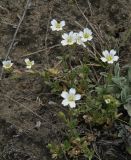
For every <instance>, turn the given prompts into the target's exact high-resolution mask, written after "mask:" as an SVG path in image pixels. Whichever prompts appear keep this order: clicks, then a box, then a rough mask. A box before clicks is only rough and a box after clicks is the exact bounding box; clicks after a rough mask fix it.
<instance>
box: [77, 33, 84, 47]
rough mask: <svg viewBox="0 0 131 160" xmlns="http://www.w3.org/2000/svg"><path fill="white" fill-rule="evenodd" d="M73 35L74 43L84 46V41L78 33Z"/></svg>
mask: <svg viewBox="0 0 131 160" xmlns="http://www.w3.org/2000/svg"><path fill="white" fill-rule="evenodd" d="M74 36H75V42H76V44H78V45H82V46H83V47H86V45H85V43H84V41H83V40H82V38H81V36H80V34H79V33H74Z"/></svg>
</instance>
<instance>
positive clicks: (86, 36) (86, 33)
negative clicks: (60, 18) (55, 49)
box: [79, 28, 93, 42]
mask: <svg viewBox="0 0 131 160" xmlns="http://www.w3.org/2000/svg"><path fill="white" fill-rule="evenodd" d="M79 36H80V37H81V40H82V41H83V42H87V41H91V40H92V38H93V36H92V31H91V30H90V29H89V28H85V29H84V30H83V31H80V32H79Z"/></svg>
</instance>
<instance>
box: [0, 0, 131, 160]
mask: <svg viewBox="0 0 131 160" xmlns="http://www.w3.org/2000/svg"><path fill="white" fill-rule="evenodd" d="M25 4H26V0H12V1H11V0H1V1H0V70H1V68H2V60H4V58H5V55H6V53H7V49H8V48H9V45H10V43H11V41H12V37H13V35H14V32H15V30H16V27H17V25H18V22H19V20H20V18H21V16H22V14H23V11H24V7H25ZM78 5H79V7H80V8H81V10H82V11H83V12H84V14H85V15H86V16H87V17H88V19H89V21H90V23H91V24H93V26H94V27H95V28H96V29H97V30H98V32H99V33H100V34H101V37H102V42H101V43H102V45H103V44H104V46H105V45H106V43H107V42H108V43H107V44H108V45H107V47H108V48H111V47H114V48H116V49H117V50H118V51H119V56H120V60H121V61H120V63H121V64H127V63H130V62H131V45H130V44H131V0H115V1H114V0H106V1H105V0H90V1H88V0H78ZM53 18H55V19H58V20H65V21H66V24H67V25H66V27H65V30H66V31H70V30H75V31H78V30H80V29H81V27H80V26H79V25H78V24H81V25H82V26H88V27H90V25H89V24H88V23H87V21H86V20H85V18H84V17H83V16H82V14H81V12H80V11H79V9H78V8H77V5H76V3H75V2H74V1H73V0H54V1H53V0H31V2H30V5H29V7H28V10H27V13H26V15H25V17H24V20H23V22H22V24H21V26H20V29H19V31H18V34H17V37H16V39H15V43H14V45H13V48H12V51H11V54H10V56H9V57H10V58H11V60H12V61H13V63H14V68H15V69H17V68H19V72H21V73H22V74H23V70H24V68H25V64H24V61H23V60H24V58H25V57H26V55H27V54H30V53H33V52H36V51H39V50H41V49H44V50H43V51H41V52H38V53H36V54H32V55H30V56H28V57H29V58H31V59H33V60H34V61H35V63H36V64H35V69H38V70H43V68H48V67H49V68H51V67H53V66H55V65H56V64H57V63H58V57H59V56H61V55H62V54H63V53H64V52H66V49H65V48H64V47H62V46H56V47H54V49H50V50H48V49H49V48H50V47H52V46H54V45H57V44H60V34H59V33H56V32H52V31H51V30H50V28H49V25H50V21H51V20H52V19H53ZM76 21H77V22H76ZM96 44H98V46H99V47H98V50H101V49H103V48H102V46H101V47H100V45H99V40H98V39H97V38H96ZM47 50H48V52H47ZM76 52H78V51H76ZM76 55H79V52H78V53H76ZM23 56H25V57H23ZM59 99H60V98H59V95H53V94H51V88H50V87H49V85H48V84H46V83H45V82H44V79H43V78H40V77H37V76H35V75H30V74H26V73H24V74H23V76H22V77H16V78H12V77H11V75H8V74H5V73H4V74H3V78H2V80H1V81H0V126H1V127H0V160H49V159H51V157H50V154H49V151H48V150H47V147H46V146H47V144H48V143H49V142H51V141H57V143H58V142H59V140H61V139H62V138H63V137H64V134H65V133H64V125H63V124H62V123H61V122H60V120H59V118H58V117H57V113H58V112H59V111H64V110H65V109H64V108H63V107H62V106H60V103H58V102H59ZM30 110H31V111H30ZM40 123H41V125H40V126H39V124H40ZM36 124H37V125H36ZM56 137H59V140H58V139H56ZM107 141H108V138H107V139H106V142H107ZM102 142H103V141H100V142H99V146H100V148H103V150H104V149H105V150H107V154H105V157H103V158H102V159H104V160H105V159H106V160H110V159H113V160H116V159H117V160H130V159H131V157H130V156H129V155H128V154H127V153H125V151H123V150H124V149H123V148H122V147H121V145H123V142H120V143H117V144H118V146H116V144H115V145H114V146H113V145H112V144H111V143H109V141H108V142H107V143H106V142H105V143H106V147H105V144H104V143H102ZM102 144H103V146H101V145H102ZM107 144H108V145H107ZM111 152H113V153H114V155H110V153H111ZM105 153H106V151H105Z"/></svg>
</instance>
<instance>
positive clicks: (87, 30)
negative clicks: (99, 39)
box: [84, 28, 92, 35]
mask: <svg viewBox="0 0 131 160" xmlns="http://www.w3.org/2000/svg"><path fill="white" fill-rule="evenodd" d="M84 33H88V34H90V35H92V31H91V30H90V29H89V28H85V29H84Z"/></svg>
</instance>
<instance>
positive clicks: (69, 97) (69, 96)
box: [61, 88, 81, 108]
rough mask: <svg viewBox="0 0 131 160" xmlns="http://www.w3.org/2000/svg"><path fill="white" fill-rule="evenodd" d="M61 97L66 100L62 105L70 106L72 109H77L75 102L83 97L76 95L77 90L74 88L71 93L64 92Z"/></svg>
mask: <svg viewBox="0 0 131 160" xmlns="http://www.w3.org/2000/svg"><path fill="white" fill-rule="evenodd" d="M61 97H63V98H64V100H63V101H62V105H63V106H67V105H69V106H70V107H71V108H75V107H76V103H75V101H78V100H80V99H81V95H80V94H76V90H75V89H74V88H71V89H70V90H69V93H68V92H66V91H63V92H62V94H61Z"/></svg>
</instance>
